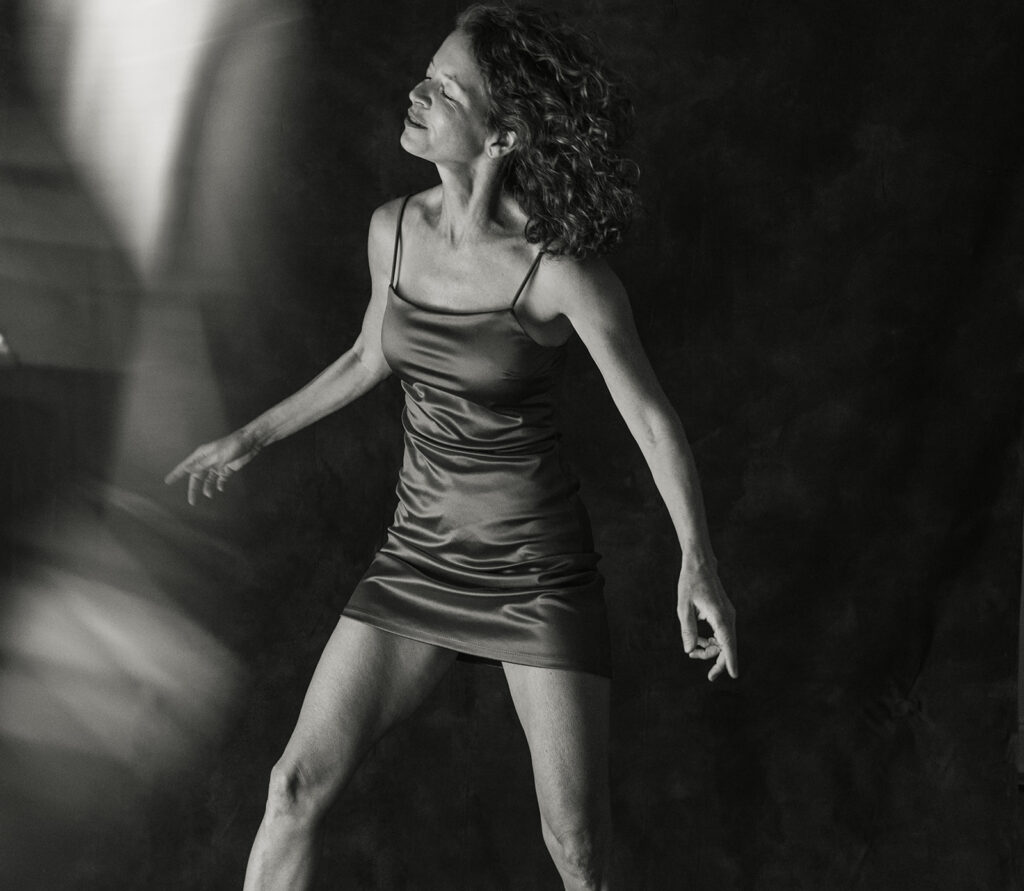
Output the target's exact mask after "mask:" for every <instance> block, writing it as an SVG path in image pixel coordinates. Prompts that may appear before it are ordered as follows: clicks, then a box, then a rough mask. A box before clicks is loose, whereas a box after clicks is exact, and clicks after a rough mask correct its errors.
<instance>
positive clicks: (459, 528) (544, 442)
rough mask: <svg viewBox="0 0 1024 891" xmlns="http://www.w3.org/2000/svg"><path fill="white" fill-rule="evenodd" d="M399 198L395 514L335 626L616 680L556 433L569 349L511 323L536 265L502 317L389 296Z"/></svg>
mask: <svg viewBox="0 0 1024 891" xmlns="http://www.w3.org/2000/svg"><path fill="white" fill-rule="evenodd" d="M408 200H409V199H408V197H406V199H405V201H403V203H402V209H401V211H400V213H399V217H398V226H397V232H396V234H395V257H394V261H393V262H392V270H391V284H390V286H389V289H388V298H387V299H388V303H387V308H386V311H385V314H384V319H383V324H382V329H381V346H382V348H383V353H384V357H385V358H386V360H387V362H388V364H389V366H390V367H391V370H392V371H393V373H394V374H395V375H397V376H398V378H399V379H400V380H401V385H402V389H403V390H404V392H405V407H404V409H403V412H402V426H403V430H404V445H405V452H404V457H403V461H402V469H401V472H400V474H399V479H398V485H397V490H396V491H397V495H398V505H397V507H396V509H395V514H394V518H393V520H392V522H391V525H390V526H389V527H388V529H387V533H386V538H385V541H384V544H383V545H382V546H381V548H380V550H379V551H378V552H377V553H376V554H375V556H374V558H373V560H372V562H371V563H370V566H369V567H368V568H367V570H366V572H365V573H364V574H363V576H362V578H361V579H360V580H359V582H358V583H357V585H356V587H355V589H354V591H353V593H352V596H351V598H350V599H349V601H348V603H347V605H346V606H345V608H344V609H343V613H344V614H345V615H347V616H350V617H351V618H353V619H357V620H359V621H362V622H366V623H368V624H370V625H373V626H375V627H377V628H380V629H382V630H384V631H388V632H391V633H394V634H399V635H402V636H404V637H408V638H412V639H414V640H419V641H423V642H425V643H429V644H434V645H436V646H441V647H446V648H448V649H451V650H454V651H456V652H457V653H459V654H460V657H461V658H469V659H474V660H478V661H485V662H494V663H499V662H513V663H519V664H524V665H536V666H542V667H548V668H562V669H575V670H579V671H586V672H591V673H595V674H600V675H604V676H606V677H610V676H611V664H610V663H611V658H610V646H609V633H608V620H607V613H606V609H605V602H604V596H603V587H604V580H603V578H602V576H601V573H600V572H599V570H598V568H597V563H598V560H599V556H598V554H597V553H596V552H595V550H594V544H593V539H592V535H591V529H590V521H589V518H588V516H587V511H586V508H585V507H584V505H583V503H582V502H581V501H580V499H579V496H578V489H579V483H578V481H577V480H576V478H575V477H574V476H573V474H572V473H571V471H570V470H569V469H568V467H567V466H566V465H565V463H564V461H563V458H562V454H561V451H560V448H559V439H560V436H559V432H558V429H557V426H556V423H555V406H554V392H553V391H554V388H555V386H556V384H557V382H558V379H559V377H560V375H561V372H562V368H563V365H564V362H565V346H564V345H561V346H555V347H552V346H544V345H542V344H539V343H537V342H536V341H535V340H533V338H532V337H530V335H529V334H527V333H526V331H525V330H524V329H523V327H522V326H521V325H520V323H519V320H518V318H517V316H516V313H515V304H516V301H517V300H518V299H519V295H520V294H521V293H522V291H523V288H524V286H525V285H526V283H527V282H528V281H529V279H530V277H531V276H532V275H533V272H534V270H535V269H536V267H537V263H538V261H539V260H540V257H541V254H540V253H538V255H537V258H536V259H535V260H534V263H533V265H532V266H531V267H530V270H529V271H528V272H527V274H526V278H524V280H523V283H522V284H521V285H520V287H519V290H518V291H517V292H516V294H515V295H514V297H513V298H512V299H511V301H510V302H509V304H508V306H507V307H505V308H499V309H493V310H482V311H478V312H461V311H448V310H442V309H436V308H430V307H427V306H424V305H422V304H418V303H416V302H415V295H412V294H407V295H405V296H403V295H402V294H400V293H399V292H398V290H397V289H396V284H395V282H396V279H395V274H396V272H397V260H398V248H399V244H400V239H401V237H402V217H403V216H404V212H405V205H406V203H407V202H408ZM488 302H489V301H487V300H481V304H482V305H486V304H487V303H488ZM490 303H491V305H493V300H491V301H490Z"/></svg>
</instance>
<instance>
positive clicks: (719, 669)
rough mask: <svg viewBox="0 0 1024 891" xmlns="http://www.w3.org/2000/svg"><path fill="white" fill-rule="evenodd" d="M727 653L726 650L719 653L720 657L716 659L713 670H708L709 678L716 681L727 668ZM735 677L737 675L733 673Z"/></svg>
mask: <svg viewBox="0 0 1024 891" xmlns="http://www.w3.org/2000/svg"><path fill="white" fill-rule="evenodd" d="M725 660H726V655H725V650H723V651H722V652H720V653H719V654H718V658H717V659H716V660H715V664H714V665H712V666H711V671H709V672H708V680H709V681H714V680H715V678H717V677H718V676H719V675H721V674H722V673H723V672H724V671H725V670H726V661H725ZM733 677H735V675H733Z"/></svg>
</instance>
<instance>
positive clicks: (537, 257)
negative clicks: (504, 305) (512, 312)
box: [509, 248, 546, 309]
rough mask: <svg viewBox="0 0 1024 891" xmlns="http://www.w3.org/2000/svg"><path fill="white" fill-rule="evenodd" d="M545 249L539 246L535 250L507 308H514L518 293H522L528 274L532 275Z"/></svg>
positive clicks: (528, 278) (528, 277)
mask: <svg viewBox="0 0 1024 891" xmlns="http://www.w3.org/2000/svg"><path fill="white" fill-rule="evenodd" d="M545 250H546V249H545V248H541V249H540V250H539V251H538V252H537V256H536V257H534V258H533V263H531V264H530V268H529V269H528V270H527V271H526V278H524V279H523V281H522V283H521V284H520V285H519V290H518V291H516V296H515V297H513V298H512V304H511V305H510V306H509V309H515V305H516V301H517V300H518V299H519V295H520V294H522V293H523V288H525V287H526V283H527V282H528V281H529V280H530V276H532V275H533V270H535V269H536V268H537V264H538V263H540V258H541V257H542V256H544V251H545Z"/></svg>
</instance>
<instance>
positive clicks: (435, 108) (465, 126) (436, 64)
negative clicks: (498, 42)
mask: <svg viewBox="0 0 1024 891" xmlns="http://www.w3.org/2000/svg"><path fill="white" fill-rule="evenodd" d="M409 101H410V103H411V105H410V107H409V111H408V112H407V114H406V118H405V128H404V129H403V130H402V137H401V143H402V147H403V148H404V149H405V150H406V151H407V152H409V153H410V154H413V155H416V156H417V157H420V158H424V159H426V160H428V161H433V162H435V163H437V164H446V163H447V164H452V163H455V164H458V163H468V162H472V161H474V160H476V159H478V158H480V157H481V156H483V155H484V154H485V153H486V145H487V142H488V139H489V137H493V135H494V134H493V132H491V131H489V130H488V129H487V127H486V125H485V121H486V116H487V107H488V99H487V87H486V85H485V83H484V79H483V76H482V75H481V73H480V69H479V68H477V64H476V60H475V59H474V58H473V51H472V49H471V47H470V42H469V38H468V37H467V36H466V35H465V34H463V33H462V32H461V31H453V32H452V33H451V34H449V35H448V38H447V39H446V40H445V42H444V43H442V44H441V48H440V49H439V50H438V51H437V52H436V53H435V54H434V58H433V59H431V60H430V64H429V65H428V66H427V76H426V78H425V79H424V80H422V81H420V82H419V83H418V84H416V86H415V87H413V88H412V91H411V92H410V93H409Z"/></svg>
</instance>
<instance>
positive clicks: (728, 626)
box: [708, 614, 740, 680]
mask: <svg viewBox="0 0 1024 891" xmlns="http://www.w3.org/2000/svg"><path fill="white" fill-rule="evenodd" d="M730 615H731V614H730ZM708 622H709V624H710V625H711V627H712V628H713V629H714V632H715V638H716V640H717V641H718V645H719V647H721V650H722V652H721V655H720V660H719V661H721V663H722V666H723V669H722V670H725V669H727V670H728V672H729V676H730V677H734V678H735V677H739V674H740V659H739V654H738V653H737V651H736V629H735V627H734V622H733V620H732V619H731V618H729V619H726V618H722V617H719V616H711V617H709V618H708ZM715 668H718V665H717V664H716V665H715ZM712 670H714V669H712ZM718 674H721V670H719V671H718V673H717V674H716V675H715V677H717V676H718ZM709 679H710V680H714V678H710V676H709Z"/></svg>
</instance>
